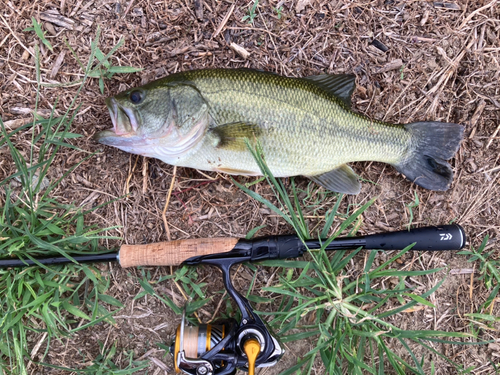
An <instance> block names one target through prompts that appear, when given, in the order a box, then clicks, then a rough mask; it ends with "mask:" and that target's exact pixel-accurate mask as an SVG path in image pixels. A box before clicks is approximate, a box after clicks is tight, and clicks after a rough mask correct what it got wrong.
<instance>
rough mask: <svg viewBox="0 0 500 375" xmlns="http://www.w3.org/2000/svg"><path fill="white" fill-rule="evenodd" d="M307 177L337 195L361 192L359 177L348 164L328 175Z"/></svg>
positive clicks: (327, 173)
mask: <svg viewBox="0 0 500 375" xmlns="http://www.w3.org/2000/svg"><path fill="white" fill-rule="evenodd" d="M306 177H307V178H310V179H311V180H313V181H314V182H316V183H317V184H318V185H321V186H323V187H324V188H325V189H328V190H332V191H335V192H337V193H344V194H358V193H359V192H360V191H361V184H360V183H359V181H358V176H357V175H356V173H354V171H353V170H352V168H351V167H349V166H348V165H347V164H342V165H341V166H340V167H337V168H335V169H334V170H332V171H329V172H326V173H322V174H318V175H315V176H306Z"/></svg>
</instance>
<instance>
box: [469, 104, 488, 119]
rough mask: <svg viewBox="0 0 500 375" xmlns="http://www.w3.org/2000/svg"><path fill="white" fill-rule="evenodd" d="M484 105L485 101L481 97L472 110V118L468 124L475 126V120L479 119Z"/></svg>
mask: <svg viewBox="0 0 500 375" xmlns="http://www.w3.org/2000/svg"><path fill="white" fill-rule="evenodd" d="M484 107H486V102H485V101H484V100H483V99H481V101H480V102H479V104H478V105H477V107H476V110H475V111H474V114H473V115H472V118H471V120H470V124H471V125H472V126H476V124H477V121H478V120H479V117H481V114H482V113H483V110H484Z"/></svg>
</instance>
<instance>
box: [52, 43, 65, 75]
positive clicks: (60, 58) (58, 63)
mask: <svg viewBox="0 0 500 375" xmlns="http://www.w3.org/2000/svg"><path fill="white" fill-rule="evenodd" d="M64 56H66V51H65V50H62V51H61V53H60V54H59V56H57V59H56V61H55V62H54V66H53V67H52V70H51V71H50V76H49V77H50V79H54V77H55V76H56V75H57V73H58V72H59V69H60V68H61V65H62V63H63V61H64Z"/></svg>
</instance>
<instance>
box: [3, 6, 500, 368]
mask: <svg viewBox="0 0 500 375" xmlns="http://www.w3.org/2000/svg"><path fill="white" fill-rule="evenodd" d="M195 3H196V4H201V5H202V6H201V8H202V11H200V7H199V6H195ZM252 4H253V3H252V2H241V1H235V2H230V1H216V0H206V1H198V0H194V2H193V1H191V0H185V1H184V0H182V1H177V0H160V1H154V0H130V1H129V0H85V1H82V0H53V1H42V0H32V1H26V0H17V1H16V0H4V1H2V3H1V4H0V16H1V17H0V103H1V106H0V107H1V108H0V115H1V117H2V120H3V121H4V123H6V125H7V127H10V128H14V127H16V126H19V124H22V123H25V122H27V121H30V120H31V119H32V117H31V115H30V113H31V112H30V111H31V110H33V108H34V104H35V96H36V77H35V69H34V66H35V64H34V59H33V57H32V55H33V53H34V46H35V44H38V45H39V47H40V49H41V53H42V59H41V79H42V82H44V83H48V84H49V83H66V84H69V83H71V82H76V81H77V80H78V79H80V78H82V77H83V71H82V69H81V68H80V66H79V65H78V63H77V61H76V59H75V58H74V56H73V55H72V54H71V53H70V52H69V50H68V47H67V45H66V43H67V44H68V45H70V46H71V47H72V48H73V49H74V51H75V53H76V55H77V56H78V58H79V59H80V60H81V61H83V62H86V58H87V57H88V56H89V53H90V42H91V40H92V39H93V38H94V36H95V35H96V30H97V28H98V27H99V28H100V29H101V37H100V48H101V49H102V50H103V52H104V53H107V52H108V51H109V50H110V49H111V48H112V47H113V46H114V45H116V43H117V42H118V40H119V39H120V38H124V40H125V43H124V45H123V46H122V47H121V48H120V49H119V50H118V51H117V53H115V54H114V56H113V58H112V60H111V61H112V64H113V65H122V66H134V67H141V68H143V69H144V70H143V71H142V72H140V73H136V74H121V75H115V76H113V78H112V79H111V80H105V81H104V95H103V94H101V92H100V90H99V85H98V80H97V79H91V80H89V81H88V83H87V84H86V85H85V87H84V89H83V91H82V93H81V95H80V97H79V100H78V102H79V104H81V108H80V110H79V113H78V115H77V116H76V119H75V122H74V124H73V127H72V129H71V131H72V132H74V133H79V134H82V135H83V137H82V138H79V139H75V140H74V141H72V142H73V143H74V145H76V146H78V147H79V148H80V149H82V150H83V151H75V150H62V151H61V152H60V154H59V156H58V157H57V158H56V160H55V161H54V163H53V167H52V169H51V171H50V173H49V178H51V179H54V180H55V179H56V178H58V177H60V176H61V175H62V174H63V173H64V172H65V171H66V170H67V169H68V168H70V167H71V166H73V165H75V164H76V163H78V162H79V161H80V160H82V159H83V158H85V157H86V156H87V155H88V153H92V152H97V155H96V156H95V157H92V158H91V159H89V160H88V161H86V162H84V163H83V164H82V165H81V166H80V167H78V168H77V169H76V170H75V171H74V172H73V173H72V174H71V175H69V176H68V177H67V178H65V179H64V180H63V183H62V184H61V185H60V188H59V189H58V190H57V191H55V192H54V196H55V197H57V198H58V199H59V200H60V201H61V202H62V203H65V202H67V203H70V202H73V203H75V204H77V205H79V206H82V207H87V208H90V207H92V206H94V207H95V206H96V205H99V204H102V203H105V202H109V201H110V200H113V199H116V201H114V202H113V203H111V204H109V205H107V206H105V207H104V208H100V209H98V210H97V211H95V212H94V213H93V214H91V215H89V216H88V218H87V222H88V224H92V223H96V224H98V225H99V226H100V227H110V226H119V228H118V229H116V230H114V231H110V233H109V234H111V235H118V236H121V237H123V243H127V244H139V243H149V242H156V241H166V240H167V239H184V238H199V237H218V236H232V237H244V236H245V235H246V234H247V232H248V231H249V230H251V229H252V228H255V227H257V226H259V225H266V227H265V228H264V229H263V230H261V231H260V232H259V234H261V235H266V234H282V233H290V231H291V228H289V227H288V226H287V225H286V224H285V223H283V221H282V220H280V219H279V218H277V217H276V216H275V215H272V214H271V213H270V212H269V210H267V209H266V208H265V207H262V206H261V205H260V204H258V203H257V202H256V201H254V200H252V199H251V198H249V197H248V196H247V195H245V194H244V193H243V192H241V191H240V190H239V189H238V188H237V187H236V186H235V185H234V184H233V183H232V181H231V180H230V179H229V178H228V177H227V176H225V175H218V174H214V173H200V172H198V171H196V170H191V169H184V168H178V169H177V173H176V177H175V182H174V188H173V195H172V197H171V200H170V202H169V205H168V210H167V213H166V219H167V221H168V229H169V233H170V238H169V236H168V234H167V231H166V228H165V225H164V222H163V220H162V212H163V209H164V207H165V203H166V197H167V193H168V190H169V187H170V183H171V180H172V177H173V167H171V166H169V165H166V164H164V163H162V162H160V161H158V160H154V159H146V158H143V157H140V156H135V155H130V154H126V153H124V152H121V151H119V150H116V149H113V148H109V147H104V146H101V145H99V144H97V143H96V142H95V141H94V140H93V138H92V137H93V135H94V134H95V133H96V132H98V131H100V130H103V129H106V128H110V127H111V120H110V118H109V114H108V111H107V109H106V107H105V104H104V98H105V97H107V96H110V95H114V94H116V93H117V92H119V91H121V90H124V89H126V88H129V87H133V86H138V85H141V84H144V83H146V82H149V81H151V80H154V79H156V78H160V77H163V76H165V75H168V74H171V73H174V72H178V71H185V70H190V69H198V68H216V67H217V68H222V67H223V68H236V67H248V68H256V69H264V70H268V71H273V72H276V73H279V74H283V75H287V76H294V77H305V76H308V75H315V74H321V73H325V72H327V73H354V74H355V75H356V79H357V89H356V91H355V93H354V97H353V107H354V109H355V110H356V111H358V112H361V113H364V114H366V115H368V116H370V117H372V118H375V119H380V120H384V121H388V122H393V123H409V122H412V121H424V120H434V121H443V122H455V123H460V124H463V125H464V126H465V139H464V141H463V143H462V146H461V148H460V150H459V152H458V153H457V155H456V157H455V158H454V159H453V160H452V161H451V163H452V166H453V168H454V172H455V180H454V182H453V185H452V187H451V189H450V190H448V191H446V192H431V191H427V190H424V189H422V188H420V187H417V186H416V185H414V184H412V183H410V182H408V181H407V180H406V179H404V177H403V176H402V175H400V174H398V173H397V172H396V171H395V170H394V169H393V168H392V167H390V166H388V165H385V164H380V163H373V162H363V163H356V164H355V165H354V169H355V170H356V171H357V172H358V173H359V174H360V175H361V176H362V178H363V179H365V180H366V181H365V182H364V183H363V188H362V191H361V193H360V194H359V195H356V196H347V197H345V198H344V202H343V209H344V210H345V209H346V208H347V207H348V206H349V205H359V204H363V203H366V202H367V201H368V200H369V199H370V198H372V197H374V196H377V197H378V199H377V201H376V203H375V204H374V205H373V206H372V207H371V208H370V209H369V210H368V211H367V212H366V213H365V214H364V215H363V222H362V226H361V229H360V233H361V234H370V233H375V232H380V231H392V230H400V229H403V228H404V227H405V225H407V224H408V223H409V220H410V218H409V214H410V212H409V209H408V208H407V205H409V204H410V203H411V202H413V201H414V199H415V193H416V194H418V197H419V199H420V204H419V205H418V206H417V207H415V208H413V213H414V219H413V225H415V226H424V225H437V224H446V223H449V222H452V221H455V222H458V223H460V224H461V225H462V226H463V227H464V228H465V230H466V232H467V234H468V236H469V242H470V245H469V246H474V247H477V246H478V245H479V244H480V243H481V241H482V240H483V239H484V237H485V236H486V235H489V236H490V239H489V242H488V246H487V249H488V250H494V249H495V250H496V252H495V255H494V256H496V257H498V256H499V255H500V252H499V251H498V249H499V248H500V245H499V238H500V219H499V215H500V177H499V176H500V164H499V159H500V141H499V140H500V131H499V130H500V121H499V119H500V4H499V2H498V1H487V0H478V1H460V0H459V1H456V2H422V1H392V0H386V1H383V0H375V1H322V0H298V1H286V0H283V1H280V2H278V1H274V0H261V1H259V6H258V7H257V9H256V12H255V18H253V22H252V23H249V22H248V21H249V20H248V19H247V20H245V21H242V19H243V18H244V17H245V16H246V15H248V10H249V8H251V6H252ZM278 9H280V10H279V11H278ZM50 12H52V13H51V14H52V16H48V14H49V13H50ZM54 15H55V16H54ZM31 17H35V18H36V19H37V20H38V21H39V22H41V24H42V28H43V30H44V31H45V32H46V37H47V39H48V40H49V41H50V43H51V44H52V46H53V47H54V48H53V51H50V50H49V49H48V48H46V47H45V46H44V45H42V44H41V43H40V40H39V39H38V38H37V37H36V35H35V33H34V32H24V31H23V30H24V29H25V28H27V27H30V26H32V24H31ZM50 17H52V18H50ZM56 18H57V19H58V21H57V20H55V19H56ZM48 20H50V22H49V21H48ZM232 43H234V44H236V45H238V46H239V47H240V48H242V49H244V50H245V51H246V52H247V53H248V56H247V55H246V54H245V53H244V52H241V51H240V52H239V53H238V52H237V51H235V47H234V45H233V48H231V44H232ZM236 48H237V47H236ZM58 60H59V61H58ZM76 89H77V84H76V83H75V85H68V86H66V87H62V88H61V87H58V88H54V87H49V86H44V87H43V88H42V90H41V92H40V95H41V100H40V103H39V112H40V114H41V115H43V116H47V114H49V113H50V111H51V109H52V106H53V105H54V103H56V99H58V101H57V106H56V107H55V111H56V113H58V114H62V113H64V111H65V109H66V108H67V107H68V106H69V103H70V102H71V100H72V99H73V98H74V96H75V94H76ZM30 134H31V133H30V132H27V133H26V134H20V135H19V136H18V138H17V140H16V142H17V145H18V146H19V147H26V149H28V147H29V140H30V139H31V138H30V137H31V136H30ZM0 155H1V159H0V179H3V178H4V177H5V176H8V175H10V174H12V173H13V171H14V169H15V166H14V164H13V163H12V159H11V158H10V156H9V155H8V154H7V153H6V152H5V150H0ZM239 180H240V181H253V179H245V178H239ZM298 181H299V186H300V187H301V188H306V186H307V184H308V181H306V180H303V179H300V178H299V179H298ZM252 188H253V189H255V191H257V192H259V193H260V194H263V195H264V196H266V197H270V196H271V191H270V189H269V188H268V187H267V186H266V184H265V183H259V184H257V185H254V186H253V187H252ZM312 200H313V199H311V201H312ZM332 201H333V200H328V199H327V200H326V201H325V202H324V203H325V206H326V208H328V205H329V203H331V202H332ZM306 213H308V215H310V216H311V218H310V223H311V226H313V225H315V224H316V223H318V222H321V220H322V218H321V215H322V214H324V209H323V211H321V210H320V211H318V212H316V211H313V210H312V209H309V208H307V209H306ZM334 229H335V228H332V230H334ZM119 244H120V243H118V242H116V243H112V242H110V243H109V246H110V247H111V246H117V245H119ZM411 257H412V255H407V260H408V261H412V258H411ZM423 259H424V261H423V262H422V261H419V262H416V264H415V267H418V269H420V268H434V267H442V266H447V267H449V269H452V270H455V271H454V273H452V274H450V275H448V277H447V280H446V282H445V284H443V286H442V287H441V288H440V289H439V290H438V291H437V292H436V293H435V294H434V295H433V296H432V297H431V298H430V301H431V302H432V303H433V304H435V306H436V308H434V309H432V308H425V309H421V310H417V311H415V312H411V313H410V312H409V313H402V314H399V315H398V316H397V319H398V321H397V322H394V323H397V324H398V325H400V326H402V327H408V328H411V329H441V330H448V331H455V332H468V331H469V330H470V326H469V321H468V320H467V319H466V317H465V316H464V314H465V313H468V312H481V311H478V307H479V306H480V305H481V304H482V303H483V302H484V300H485V298H486V296H487V295H488V291H487V290H486V289H485V287H484V283H483V282H481V281H480V280H477V279H471V278H473V277H474V274H473V273H472V271H471V269H472V268H473V265H472V264H471V263H467V262H466V259H465V258H464V257H461V256H459V255H457V254H453V253H440V254H433V255H428V256H427V255H426V256H425V257H424V258H423ZM99 267H100V269H101V270H102V272H103V273H104V274H105V275H107V276H108V277H109V278H110V280H111V286H110V289H109V291H108V292H107V293H108V294H110V295H112V296H114V297H115V298H117V299H119V300H120V301H121V302H122V303H123V304H124V305H125V308H124V309H123V310H122V311H120V312H119V313H118V314H117V317H116V321H117V324H116V326H112V325H109V324H102V325H101V326H96V327H92V328H91V329H87V330H83V331H81V332H80V333H78V334H77V335H76V336H73V337H71V338H67V339H63V340H62V341H57V342H52V343H51V345H52V346H51V349H50V350H49V352H48V355H47V357H45V358H44V359H43V360H44V361H45V362H48V363H51V364H53V365H57V366H68V367H83V366H86V365H89V364H90V363H91V362H92V360H93V359H94V358H95V357H96V356H97V354H98V353H99V346H98V342H101V343H103V344H104V345H105V346H106V347H109V346H110V345H111V344H112V343H114V342H116V344H117V347H118V353H124V352H125V351H127V352H128V351H130V350H133V352H134V358H136V359H148V360H150V367H149V370H148V373H150V374H173V373H174V372H173V370H172V362H171V359H170V358H169V357H168V356H167V357H166V356H165V352H164V351H163V350H160V349H159V348H158V346H156V343H158V342H166V343H168V344H169V343H170V342H169V341H170V340H171V337H172V335H173V333H174V330H175V328H176V326H177V325H178V324H179V322H180V317H179V316H176V315H175V314H173V313H172V312H171V310H170V309H168V308H167V307H166V306H165V305H164V304H163V303H161V302H160V301H158V300H156V299H154V298H151V297H144V298H141V299H137V300H135V299H134V297H135V296H136V295H137V294H138V293H139V292H140V291H141V287H140V285H139V283H138V281H137V277H136V276H137V275H140V273H141V272H150V273H151V274H152V275H153V276H154V278H158V277H159V276H160V275H166V274H169V273H170V272H171V269H170V268H168V267H163V268H158V267H149V268H145V269H143V270H142V271H141V270H137V269H130V270H123V269H120V267H119V266H118V265H101V266H99ZM245 272H246V271H245V268H244V267H242V268H240V269H239V270H238V272H237V273H236V276H235V284H236V287H237V288H238V289H239V290H245V286H246V285H248V280H247V279H246V278H247V277H248V275H247V276H245ZM263 272H265V273H266V275H271V274H272V272H273V270H272V269H263ZM199 274H200V280H209V281H210V282H209V286H208V288H207V289H206V294H207V295H212V294H213V293H215V292H218V291H220V290H222V289H223V286H222V281H221V280H220V273H219V272H218V271H217V270H215V269H211V268H206V269H199ZM442 276H444V273H443V274H441V275H437V276H436V279H434V278H420V279H418V281H419V283H421V284H422V291H423V290H428V289H429V288H431V287H433V286H434V285H435V284H436V283H437V282H438V281H439V280H440V279H438V278H439V277H442ZM476 276H477V275H476ZM266 278H267V277H263V279H262V280H260V281H259V283H258V285H257V286H256V287H255V288H254V291H253V293H254V294H259V288H260V287H261V286H263V285H265V283H266ZM156 291H157V292H158V293H159V294H166V295H169V296H170V297H171V298H173V299H174V301H176V303H178V305H179V306H181V305H182V304H183V298H182V296H181V294H180V292H179V290H178V289H177V287H176V286H175V284H173V283H169V282H165V283H162V284H161V285H157V286H156ZM218 298H220V294H217V296H216V297H215V299H214V301H213V302H212V303H210V304H208V305H207V306H205V307H204V308H203V309H202V310H203V311H201V312H200V317H201V319H202V320H203V321H209V320H210V319H211V318H212V317H213V315H214V314H217V313H218V310H217V308H218ZM263 308H265V309H272V306H270V307H263ZM498 312H499V308H498V303H497V304H495V305H494V308H493V310H492V314H493V315H496V316H498ZM483 338H484V339H497V340H498V331H485V332H484V333H483ZM42 339H43V338H42V337H41V336H32V337H30V340H31V344H32V347H33V348H36V344H37V342H38V341H39V340H42ZM314 344H315V343H314V342H301V343H299V344H295V343H294V344H293V345H290V346H289V347H288V352H287V354H286V355H285V357H284V358H283V360H282V361H281V362H280V363H279V365H278V366H276V367H274V368H271V369H267V370H263V371H261V372H260V374H277V373H279V372H280V371H282V370H284V369H286V368H289V367H290V366H292V365H293V364H295V363H296V362H295V361H296V358H300V356H301V355H302V354H304V353H307V352H308V351H309V350H310V349H311V348H312V347H314ZM394 346H395V349H394V350H398V348H397V346H396V343H394ZM435 347H436V349H437V350H438V351H442V352H444V353H446V354H447V355H448V356H449V357H451V358H452V359H453V360H454V361H455V362H457V363H460V364H462V365H463V366H464V367H465V368H468V367H470V366H475V370H473V373H474V374H492V373H494V369H493V367H492V365H491V363H490V362H489V361H493V362H494V363H496V364H497V366H498V364H499V363H500V352H498V350H497V349H496V348H497V347H498V346H490V347H486V346H482V347H464V346H449V345H442V346H440V345H436V346H435ZM43 352H44V346H42V347H38V349H37V350H35V351H34V353H33V356H34V358H35V359H38V360H41V359H42V355H43ZM115 361H116V363H117V364H118V365H121V366H125V365H126V362H127V358H126V357H125V355H123V354H119V355H118V357H117V358H115ZM30 369H31V371H32V373H33V374H48V373H50V374H56V373H63V372H61V371H60V370H50V369H47V368H42V367H37V366H35V365H32V366H31V368H30ZM323 371H324V369H323V368H322V366H321V364H320V363H318V364H317V366H316V368H315V373H318V374H320V373H323ZM144 373H146V372H144ZM454 373H456V372H455V371H454V370H453V369H452V367H451V366H450V365H449V364H447V363H445V362H443V361H438V362H437V368H436V374H454Z"/></svg>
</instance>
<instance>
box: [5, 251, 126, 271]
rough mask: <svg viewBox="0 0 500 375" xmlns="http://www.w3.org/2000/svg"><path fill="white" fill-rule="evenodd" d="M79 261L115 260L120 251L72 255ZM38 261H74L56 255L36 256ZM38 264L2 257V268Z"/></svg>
mask: <svg viewBox="0 0 500 375" xmlns="http://www.w3.org/2000/svg"><path fill="white" fill-rule="evenodd" d="M72 258H73V259H74V260H75V261H76V262H77V263H90V262H113V261H116V260H118V253H106V254H92V255H76V256H73V257H72ZM35 259H36V260H37V262H38V263H41V264H44V265H53V264H64V263H67V264H68V263H73V262H72V261H71V260H69V259H68V258H66V257H54V258H35ZM34 265H37V264H36V263H35V262H34V261H32V260H31V259H24V260H21V259H2V260H0V268H8V267H28V266H34Z"/></svg>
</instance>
